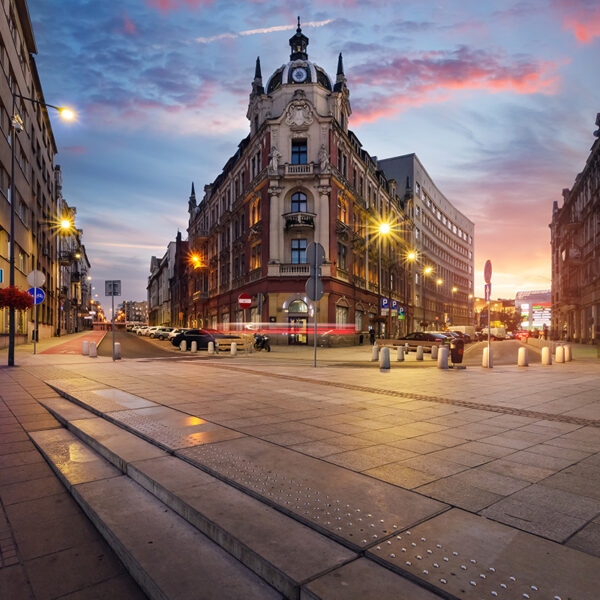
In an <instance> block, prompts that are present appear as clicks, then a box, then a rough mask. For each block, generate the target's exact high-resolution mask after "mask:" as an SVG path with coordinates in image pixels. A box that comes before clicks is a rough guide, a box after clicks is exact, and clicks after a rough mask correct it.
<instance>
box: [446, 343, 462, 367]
mask: <svg viewBox="0 0 600 600" xmlns="http://www.w3.org/2000/svg"><path fill="white" fill-rule="evenodd" d="M464 352H465V343H464V341H463V340H459V339H455V340H452V341H451V342H450V360H451V361H452V362H453V363H454V364H455V365H458V364H460V363H461V362H462V359H463V354H464Z"/></svg>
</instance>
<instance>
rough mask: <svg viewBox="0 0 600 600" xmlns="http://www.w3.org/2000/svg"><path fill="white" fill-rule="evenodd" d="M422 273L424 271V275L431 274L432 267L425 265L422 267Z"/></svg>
mask: <svg viewBox="0 0 600 600" xmlns="http://www.w3.org/2000/svg"><path fill="white" fill-rule="evenodd" d="M423 273H424V274H425V275H431V274H432V273H433V267H425V268H424V269H423Z"/></svg>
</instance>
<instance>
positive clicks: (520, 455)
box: [506, 450, 576, 472]
mask: <svg viewBox="0 0 600 600" xmlns="http://www.w3.org/2000/svg"><path fill="white" fill-rule="evenodd" d="M506 460H507V461H510V462H516V463H520V464H522V465H530V466H532V467H540V468H543V469H550V470H551V471H554V472H556V471H560V470H561V469H564V468H565V467H568V466H569V465H572V464H573V463H574V462H576V461H574V460H569V459H566V458H556V457H555V456H547V455H544V454H539V453H537V452H530V451H529V450H520V451H519V452H514V453H513V454H510V455H508V456H507V457H506Z"/></svg>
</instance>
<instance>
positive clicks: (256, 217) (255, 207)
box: [250, 198, 260, 226]
mask: <svg viewBox="0 0 600 600" xmlns="http://www.w3.org/2000/svg"><path fill="white" fill-rule="evenodd" d="M259 221H260V198H256V200H254V201H253V202H252V203H251V204H250V225H251V226H252V225H254V224H255V223H258V222H259Z"/></svg>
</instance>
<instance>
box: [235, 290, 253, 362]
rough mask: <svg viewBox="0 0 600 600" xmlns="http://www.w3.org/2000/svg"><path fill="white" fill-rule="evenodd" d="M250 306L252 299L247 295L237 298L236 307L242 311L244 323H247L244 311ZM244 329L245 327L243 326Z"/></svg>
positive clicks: (246, 315)
mask: <svg viewBox="0 0 600 600" xmlns="http://www.w3.org/2000/svg"><path fill="white" fill-rule="evenodd" d="M251 304H252V297H251V296H249V295H248V294H240V295H239V296H238V306H239V307H240V308H241V309H242V311H243V315H244V322H245V323H248V313H247V312H246V309H248V308H250V305H251ZM244 327H246V325H244ZM247 353H248V348H246V354H247Z"/></svg>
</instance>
